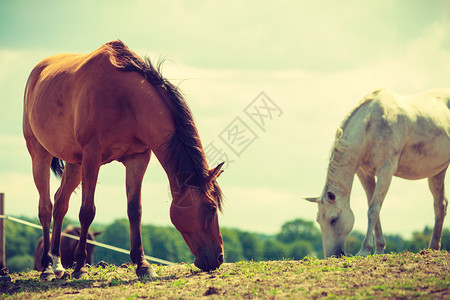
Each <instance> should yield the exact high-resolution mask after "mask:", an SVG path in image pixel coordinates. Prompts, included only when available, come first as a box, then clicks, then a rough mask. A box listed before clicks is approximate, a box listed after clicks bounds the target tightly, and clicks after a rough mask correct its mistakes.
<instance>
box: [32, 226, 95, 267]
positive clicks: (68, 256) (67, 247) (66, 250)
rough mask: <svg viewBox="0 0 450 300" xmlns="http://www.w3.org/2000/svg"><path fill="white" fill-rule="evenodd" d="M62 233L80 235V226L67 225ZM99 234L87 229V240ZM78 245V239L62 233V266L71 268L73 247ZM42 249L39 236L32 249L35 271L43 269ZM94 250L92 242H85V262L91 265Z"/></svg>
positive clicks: (92, 239)
mask: <svg viewBox="0 0 450 300" xmlns="http://www.w3.org/2000/svg"><path fill="white" fill-rule="evenodd" d="M63 233H67V234H71V235H74V236H78V237H79V236H80V233H81V228H80V227H74V226H68V227H67V228H66V229H64V231H63ZM99 234H101V232H93V231H92V230H89V231H88V240H91V241H95V237H96V236H97V235H99ZM77 245H78V240H75V239H73V238H71V237H68V236H65V235H64V234H63V235H62V237H61V245H60V248H61V264H62V265H63V267H64V268H72V267H73V263H74V262H75V248H76V247H77ZM43 251H44V239H43V238H42V237H41V238H40V239H39V240H38V241H37V243H36V248H35V249H34V269H35V270H37V271H43V270H44V268H43V267H42V265H41V258H42V253H43ZM94 251H95V246H94V245H92V244H89V243H88V244H87V257H86V263H88V264H90V265H92V263H93V261H94Z"/></svg>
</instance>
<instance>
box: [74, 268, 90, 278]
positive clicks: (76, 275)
mask: <svg viewBox="0 0 450 300" xmlns="http://www.w3.org/2000/svg"><path fill="white" fill-rule="evenodd" d="M87 276H88V272H87V269H86V268H85V267H83V268H81V269H80V270H79V271H74V272H73V273H72V278H73V279H83V278H85V277H87Z"/></svg>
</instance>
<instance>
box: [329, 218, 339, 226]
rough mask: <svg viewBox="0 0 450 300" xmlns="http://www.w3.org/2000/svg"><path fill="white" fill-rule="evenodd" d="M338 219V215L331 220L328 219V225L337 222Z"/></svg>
mask: <svg viewBox="0 0 450 300" xmlns="http://www.w3.org/2000/svg"><path fill="white" fill-rule="evenodd" d="M338 219H339V217H334V218H332V219H331V221H330V225H331V226H334V225H335V224H336V223H337V221H338Z"/></svg>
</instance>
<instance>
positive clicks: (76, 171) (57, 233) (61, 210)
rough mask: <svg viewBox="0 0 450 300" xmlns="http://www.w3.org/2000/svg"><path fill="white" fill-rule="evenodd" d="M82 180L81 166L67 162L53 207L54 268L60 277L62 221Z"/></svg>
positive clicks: (62, 269)
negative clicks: (72, 195)
mask: <svg viewBox="0 0 450 300" xmlns="http://www.w3.org/2000/svg"><path fill="white" fill-rule="evenodd" d="M80 181H81V166H80V165H72V164H66V166H65V168H64V173H63V176H62V179H61V186H60V188H59V189H58V191H57V192H56V194H55V204H54V208H53V234H52V257H53V270H54V272H55V275H56V277H57V278H60V277H61V276H62V275H63V274H64V267H63V266H62V264H61V251H60V242H61V230H62V222H63V220H64V216H65V215H66V213H67V210H68V208H69V200H70V196H71V194H72V192H73V191H74V190H75V188H76V187H77V186H78V185H79V184H80Z"/></svg>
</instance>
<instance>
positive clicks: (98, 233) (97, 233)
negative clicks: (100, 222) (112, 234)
mask: <svg viewBox="0 0 450 300" xmlns="http://www.w3.org/2000/svg"><path fill="white" fill-rule="evenodd" d="M102 233H103V231H97V232H94V236H97V235H100V234H102Z"/></svg>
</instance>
